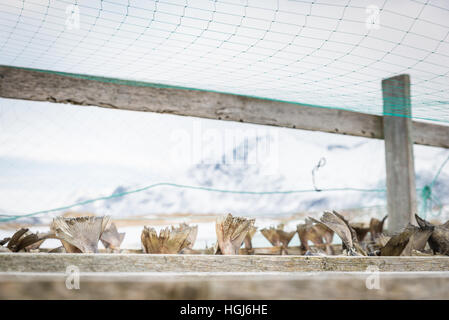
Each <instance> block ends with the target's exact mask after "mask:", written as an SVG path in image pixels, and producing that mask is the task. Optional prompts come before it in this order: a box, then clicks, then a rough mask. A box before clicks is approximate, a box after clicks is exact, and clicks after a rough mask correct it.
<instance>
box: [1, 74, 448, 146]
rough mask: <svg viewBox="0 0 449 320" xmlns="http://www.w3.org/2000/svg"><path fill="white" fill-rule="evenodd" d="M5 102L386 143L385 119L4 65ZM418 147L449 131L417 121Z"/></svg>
mask: <svg viewBox="0 0 449 320" xmlns="http://www.w3.org/2000/svg"><path fill="white" fill-rule="evenodd" d="M0 97H3V98H12V99H25V100H33V101H50V102H57V103H70V104H74V105H84V106H99V107H105V108H113V109H124V110H133V111H148V112H158V113H169V114H176V115H182V116H193V117H200V118H208V119H218V120H230V121H240V122H246V123H255V124H261V125H271V126H279V127H287V128H296V129H303V130H312V131H322V132H329V133H338V134H346V135H353V136H359V137H366V138H378V139H383V138H384V133H383V118H382V117H381V116H377V115H371V114H364V113H359V112H352V111H347V110H339V109H329V108H319V107H314V106H308V105H302V104H296V103H288V102H280V101H272V100H264V99H258V98H252V97H245V96H239V95H232V94H225V93H217V92H208V91H199V90H187V89H179V88H170V87H167V88H161V87H155V86H149V85H148V84H143V83H135V82H131V81H120V83H115V82H114V79H107V78H102V79H100V81H98V80H91V79H87V78H79V77H75V76H73V75H70V74H64V73H48V72H42V71H39V70H33V69H21V68H14V67H7V66H0ZM412 127H413V130H412V131H413V142H414V143H416V144H421V145H428V146H434V147H444V148H449V126H442V125H436V124H431V123H422V122H416V121H413V123H412Z"/></svg>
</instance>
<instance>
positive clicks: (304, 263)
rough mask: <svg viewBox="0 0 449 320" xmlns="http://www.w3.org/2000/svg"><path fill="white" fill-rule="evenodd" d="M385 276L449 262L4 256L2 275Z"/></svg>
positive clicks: (343, 258) (443, 266) (436, 267)
mask: <svg viewBox="0 0 449 320" xmlns="http://www.w3.org/2000/svg"><path fill="white" fill-rule="evenodd" d="M69 265H75V266H77V267H78V268H79V269H80V271H81V272H262V271H263V272H319V271H344V272H364V271H366V270H367V268H368V267H373V266H376V267H378V268H379V271H382V272H403V271H449V257H445V256H429V257H347V256H327V257H319V256H269V255H268V256H252V255H245V256H240V255H236V256H234V255H233V256H222V255H182V254H102V253H96V254H70V253H0V272H62V273H64V272H65V271H66V267H67V266H69Z"/></svg>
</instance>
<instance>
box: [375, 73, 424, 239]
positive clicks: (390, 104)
mask: <svg viewBox="0 0 449 320" xmlns="http://www.w3.org/2000/svg"><path fill="white" fill-rule="evenodd" d="M382 92H383V101H384V112H385V113H386V114H391V113H395V114H401V115H403V117H396V116H385V117H384V122H383V124H384V139H385V167H386V171H387V183H386V184H387V207H388V232H389V233H390V234H395V233H397V232H400V231H402V230H403V229H404V228H405V227H406V226H407V225H408V224H409V223H414V224H416V221H415V217H414V215H415V213H416V212H417V211H416V184H415V165H414V156H413V140H412V121H411V119H410V115H411V113H412V110H411V103H410V77H409V75H407V74H403V75H399V76H396V77H393V78H388V79H384V80H383V81H382Z"/></svg>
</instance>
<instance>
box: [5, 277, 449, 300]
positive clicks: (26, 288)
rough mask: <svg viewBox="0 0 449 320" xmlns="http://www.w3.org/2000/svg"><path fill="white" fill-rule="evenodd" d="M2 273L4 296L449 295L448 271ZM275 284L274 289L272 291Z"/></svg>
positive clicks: (396, 296)
mask: <svg viewBox="0 0 449 320" xmlns="http://www.w3.org/2000/svg"><path fill="white" fill-rule="evenodd" d="M370 275H372V274H371V273H341V272H322V273H250V274H248V273H221V274H220V273H196V274H178V273H135V274H130V273H126V274H121V273H112V274H111V273H103V274H83V273H82V274H81V276H80V282H79V284H80V286H79V289H78V290H75V289H72V290H68V289H67V287H66V284H65V283H66V278H67V275H65V274H61V273H60V274H36V273H15V274H14V273H0V299H88V300H90V299H161V300H166V299H236V300H238V299H301V300H303V299H449V274H448V273H447V272H427V273H426V272H419V273H416V272H412V273H381V274H380V275H379V283H378V284H379V286H378V287H377V288H373V289H368V288H367V285H366V283H367V279H368V277H369V276H370ZM267 288H269V290H267Z"/></svg>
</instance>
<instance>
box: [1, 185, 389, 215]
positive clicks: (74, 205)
mask: <svg viewBox="0 0 449 320" xmlns="http://www.w3.org/2000/svg"><path fill="white" fill-rule="evenodd" d="M161 186H167V187H175V188H182V189H192V190H202V191H210V192H221V193H232V194H246V195H274V194H295V193H307V192H317V191H316V190H314V189H303V190H285V191H239V190H227V189H217V188H209V187H201V186H189V185H183V184H176V183H170V182H160V183H155V184H152V185H149V186H146V187H143V188H139V189H135V190H130V191H125V192H120V193H113V194H111V195H109V196H104V197H98V198H94V199H89V200H85V201H81V202H77V203H74V204H71V205H67V206H63V207H59V208H54V209H49V210H42V211H36V212H32V213H27V214H21V215H0V216H2V217H3V218H0V222H7V221H14V220H17V219H20V218H25V217H33V216H36V215H40V214H45V213H51V212H55V211H61V210H67V209H71V208H73V207H77V206H82V205H86V204H89V203H93V202H96V201H101V200H107V199H113V198H119V197H123V196H126V195H128V194H132V193H138V192H142V191H145V190H148V189H152V188H156V187H161ZM334 191H356V192H385V189H361V188H330V189H324V190H320V192H334Z"/></svg>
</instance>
